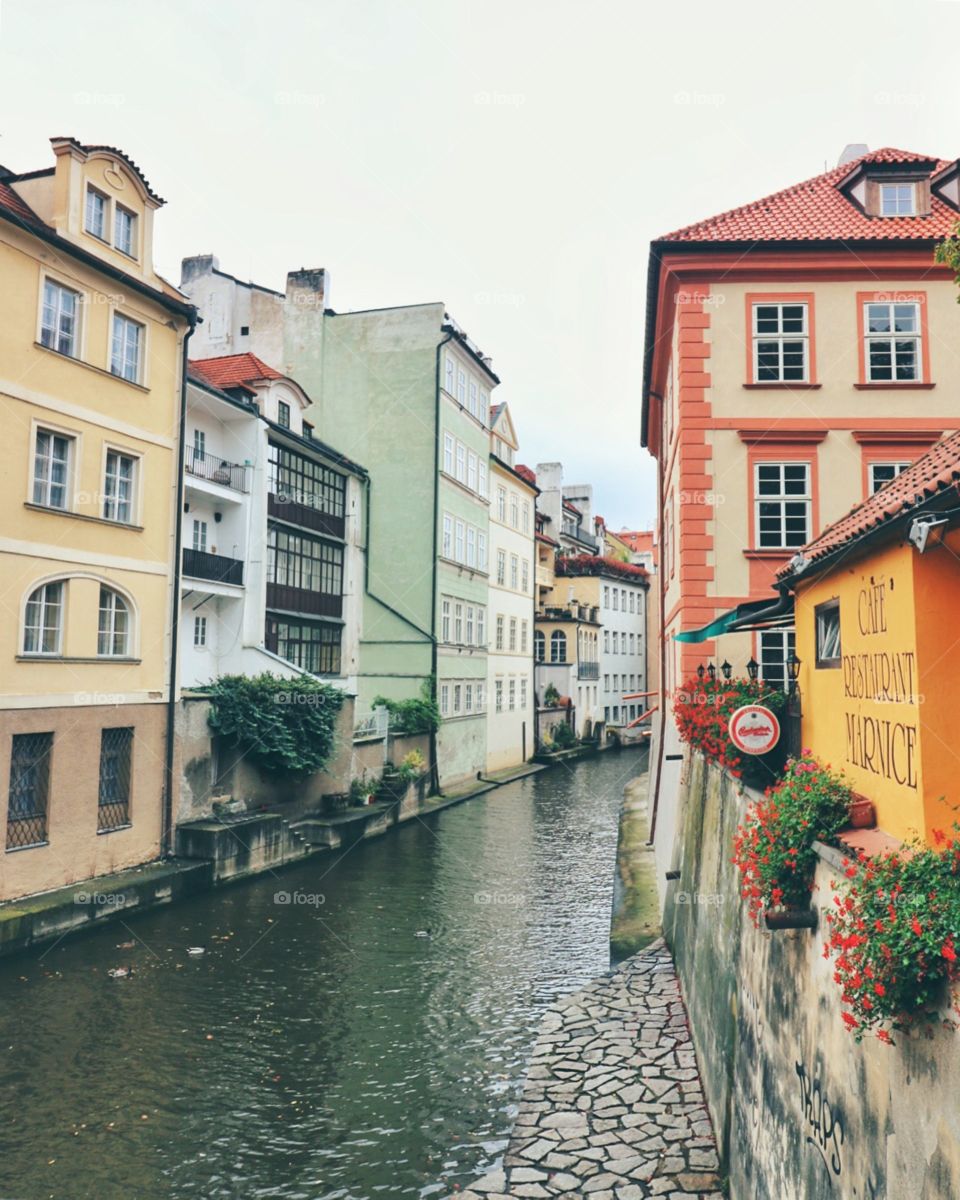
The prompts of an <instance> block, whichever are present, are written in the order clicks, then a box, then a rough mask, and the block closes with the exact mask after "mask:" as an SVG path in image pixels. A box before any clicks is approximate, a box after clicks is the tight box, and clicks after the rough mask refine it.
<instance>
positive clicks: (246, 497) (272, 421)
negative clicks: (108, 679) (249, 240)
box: [180, 354, 365, 693]
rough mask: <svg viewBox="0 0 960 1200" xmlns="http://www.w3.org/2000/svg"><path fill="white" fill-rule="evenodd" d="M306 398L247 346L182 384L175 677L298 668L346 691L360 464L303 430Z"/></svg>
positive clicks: (358, 571)
mask: <svg viewBox="0 0 960 1200" xmlns="http://www.w3.org/2000/svg"><path fill="white" fill-rule="evenodd" d="M308 404H309V399H308V397H307V396H306V394H305V393H304V392H303V390H302V389H301V388H300V387H299V386H298V385H297V384H296V383H295V382H294V381H293V380H292V379H289V378H286V377H284V376H283V375H281V374H280V373H279V372H278V371H276V370H274V369H273V368H272V367H269V366H267V364H266V363H264V362H262V361H261V360H260V359H258V358H257V357H256V356H255V355H253V354H235V355H228V356H224V357H221V358H208V359H199V360H194V361H192V362H191V364H190V376H189V382H188V389H187V416H186V452H185V461H184V469H185V478H184V521H183V572H182V575H183V578H182V589H181V597H182V598H181V634H180V645H181V647H182V652H181V656H180V669H181V682H182V685H183V686H184V687H186V688H190V687H197V686H199V685H202V684H204V683H208V682H210V681H211V680H213V679H216V678H217V677H218V676H220V675H227V674H247V675H252V674H258V673H260V672H262V671H270V672H272V673H274V674H279V675H284V674H286V675H295V674H299V673H303V672H307V673H310V674H313V675H317V676H320V677H321V678H323V679H324V680H326V681H327V682H330V683H333V684H335V685H337V686H341V687H343V688H345V689H346V690H347V691H349V692H352V693H355V691H356V683H357V679H356V673H357V658H358V653H359V638H360V596H361V594H362V590H363V569H364V561H363V560H364V553H363V548H362V544H363V528H362V524H363V523H362V513H363V496H362V489H363V481H364V478H365V472H364V471H363V468H362V467H359V466H357V465H356V464H355V463H351V462H349V460H347V459H345V458H344V457H343V456H342V455H340V454H338V453H337V452H336V451H335V450H332V449H331V448H330V447H328V446H325V445H323V443H321V442H319V441H318V440H317V439H315V438H314V437H313V431H312V429H311V428H310V426H309V425H308V424H307V423H306V422H304V420H303V412H304V409H305V408H306V407H307V406H308Z"/></svg>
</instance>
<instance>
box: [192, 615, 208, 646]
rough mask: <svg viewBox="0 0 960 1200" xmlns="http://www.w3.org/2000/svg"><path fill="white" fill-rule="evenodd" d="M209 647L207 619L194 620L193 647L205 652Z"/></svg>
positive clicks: (199, 617)
mask: <svg viewBox="0 0 960 1200" xmlns="http://www.w3.org/2000/svg"><path fill="white" fill-rule="evenodd" d="M206 645H207V618H206V617H201V616H195V617H194V618H193V646H194V649H195V650H203V649H205V648H206Z"/></svg>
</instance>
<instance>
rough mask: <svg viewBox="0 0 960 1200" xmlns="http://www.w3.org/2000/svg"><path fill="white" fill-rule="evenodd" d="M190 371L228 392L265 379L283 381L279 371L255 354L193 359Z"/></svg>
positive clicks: (246, 387) (247, 387)
mask: <svg viewBox="0 0 960 1200" xmlns="http://www.w3.org/2000/svg"><path fill="white" fill-rule="evenodd" d="M190 369H191V370H192V371H193V372H194V373H195V374H197V375H199V376H200V378H201V379H204V380H206V382H207V383H209V384H211V386H213V387H215V388H221V389H223V390H226V389H227V388H232V387H234V388H235V387H242V388H245V389H246V390H247V391H250V390H251V389H250V384H252V383H259V382H260V381H261V380H264V379H283V376H282V375H281V374H280V372H279V371H275V370H274V369H273V367H268V366H267V364H266V363H265V362H264V361H263V359H260V358H257V356H256V355H255V354H249V353H248V354H224V355H223V356H222V357H220V358H192V359H191V360H190Z"/></svg>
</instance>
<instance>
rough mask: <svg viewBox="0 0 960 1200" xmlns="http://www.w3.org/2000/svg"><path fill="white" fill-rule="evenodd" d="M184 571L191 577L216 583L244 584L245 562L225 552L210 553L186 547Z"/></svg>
mask: <svg viewBox="0 0 960 1200" xmlns="http://www.w3.org/2000/svg"><path fill="white" fill-rule="evenodd" d="M183 573H184V575H188V576H190V578H191V579H209V580H212V581H213V582H214V583H235V584H237V585H238V586H240V587H242V586H243V563H242V562H241V561H240V559H238V558H227V556H226V555H225V554H208V553H207V551H206V550H191V549H189V548H184V551H183Z"/></svg>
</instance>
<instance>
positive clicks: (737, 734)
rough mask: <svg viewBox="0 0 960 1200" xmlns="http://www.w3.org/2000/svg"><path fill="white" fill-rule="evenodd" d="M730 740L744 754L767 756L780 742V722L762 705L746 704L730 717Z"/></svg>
mask: <svg viewBox="0 0 960 1200" xmlns="http://www.w3.org/2000/svg"><path fill="white" fill-rule="evenodd" d="M728 731H729V733H730V740H731V741H732V742H733V744H734V745H735V746H736V748H737V749H738V750H740V751H742V752H743V753H744V754H766V753H767V751H768V750H772V749H773V748H774V746H775V745H776V744H777V742H779V741H780V722H779V721H778V720H777V718H776V715H775V714H774V713H772V712H771V711H770V709H769V708H764V707H763V705H762V704H745V705H744V706H743V707H742V708H738V709H737V710H736V712H734V713H732V714H731V716H730V724H729V726H728Z"/></svg>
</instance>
